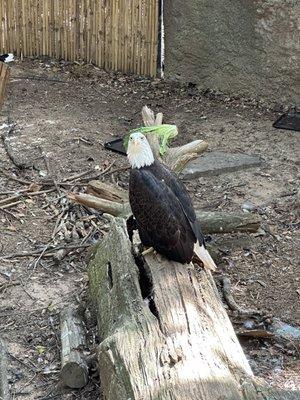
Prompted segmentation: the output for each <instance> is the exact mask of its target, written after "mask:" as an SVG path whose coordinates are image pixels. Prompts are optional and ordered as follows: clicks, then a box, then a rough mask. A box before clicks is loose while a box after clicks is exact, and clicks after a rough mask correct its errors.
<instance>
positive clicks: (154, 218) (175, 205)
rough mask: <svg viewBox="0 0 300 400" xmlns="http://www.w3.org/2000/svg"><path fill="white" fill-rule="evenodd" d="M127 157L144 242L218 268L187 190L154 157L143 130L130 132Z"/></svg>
mask: <svg viewBox="0 0 300 400" xmlns="http://www.w3.org/2000/svg"><path fill="white" fill-rule="evenodd" d="M127 157H128V160H129V162H130V165H131V170H130V180H129V201H130V206H131V209H132V213H133V216H134V218H135V219H136V224H137V228H138V232H139V235H140V238H141V242H142V244H143V245H144V246H146V247H153V249H154V250H156V251H157V252H158V253H159V254H162V255H163V256H165V257H166V258H168V259H169V260H173V261H177V262H179V263H182V264H185V263H190V262H191V261H192V258H193V256H194V255H196V256H197V257H198V258H199V259H200V260H201V261H202V263H203V265H204V267H205V268H207V269H211V270H215V268H216V265H215V263H214V261H213V259H212V258H211V256H210V254H209V253H208V251H207V250H206V248H205V243H204V237H203V234H202V232H201V228H200V225H199V223H198V221H197V219H196V214H195V210H194V208H193V204H192V201H191V198H190V196H189V194H188V192H187V190H186V189H185V187H184V186H183V184H182V183H181V182H180V181H179V180H178V178H177V176H176V175H175V174H174V173H173V172H171V171H170V170H169V169H168V168H167V167H166V166H165V165H164V164H162V163H161V162H159V161H158V160H157V159H155V158H154V156H153V152H152V150H151V147H150V145H149V143H148V141H147V138H146V137H145V136H144V135H143V134H142V133H140V132H134V133H132V134H131V135H130V137H129V142H128V148H127Z"/></svg>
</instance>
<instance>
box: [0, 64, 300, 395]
mask: <svg viewBox="0 0 300 400" xmlns="http://www.w3.org/2000/svg"><path fill="white" fill-rule="evenodd" d="M145 104H147V105H148V106H150V107H151V108H152V109H154V110H155V111H156V112H158V111H162V112H163V113H164V116H165V121H166V122H168V123H174V124H176V125H177V126H178V128H179V132H180V135H179V137H178V138H177V139H176V141H177V143H180V144H181V143H185V142H188V141H190V140H192V139H196V138H201V139H205V140H206V141H208V142H209V148H210V150H211V151H212V150H218V151H228V152H243V153H246V154H257V155H259V156H261V157H262V159H263V160H264V164H263V165H262V166H261V167H259V168H258V167H256V168H252V169H248V170H244V171H238V172H233V173H227V174H222V175H219V176H213V177H205V178H204V177H203V178H199V179H198V180H195V181H193V182H190V183H189V184H188V188H189V191H190V193H191V194H192V196H193V199H194V202H195V203H196V204H197V205H198V206H199V207H201V208H202V209H203V210H222V211H241V207H242V205H243V204H244V203H245V202H251V203H252V204H253V205H254V208H255V209H254V211H253V212H257V213H259V214H260V215H261V218H262V228H263V232H262V235H259V236H257V235H254V234H251V235H249V234H235V235H223V236H222V235H215V236H213V237H212V238H211V241H212V243H213V244H214V245H215V247H216V248H217V249H218V260H219V261H218V263H219V272H218V274H219V275H227V276H229V277H230V278H231V281H232V283H233V288H232V290H233V295H234V296H235V299H236V301H237V302H238V304H239V305H240V306H243V307H248V308H258V309H260V310H262V311H264V312H265V313H266V314H268V315H269V316H271V317H272V316H275V317H277V318H279V319H281V320H282V321H285V322H287V323H289V324H292V325H294V326H298V327H299V325H300V324H299V323H300V307H299V300H300V273H299V264H298V261H299V220H298V216H299V208H298V207H299V203H298V201H299V200H298V199H297V170H298V166H299V160H297V157H296V154H297V149H298V155H299V145H298V143H299V132H293V131H283V130H276V129H274V128H273V127H272V123H273V121H274V120H275V118H276V117H277V115H278V113H276V112H274V111H270V110H268V109H267V108H266V107H264V106H263V105H259V104H258V103H257V102H255V101H245V100H243V99H239V98H227V97H226V96H223V95H217V94H212V93H210V92H209V91H207V92H205V93H198V91H197V89H196V88H195V87H193V86H191V85H187V86H185V87H183V86H178V85H175V84H166V83H163V82H161V81H159V80H152V81H151V80H147V79H137V78H133V77H128V76H124V75H121V74H108V73H105V72H103V71H101V70H99V69H97V68H94V67H93V66H82V65H76V64H75V65H72V64H68V63H54V62H50V61H49V60H43V61H41V60H27V61H23V62H16V63H15V64H14V65H12V77H11V81H10V83H9V86H8V90H7V98H6V103H5V106H4V108H3V109H2V116H3V121H4V122H6V119H7V118H8V122H9V123H13V124H15V126H14V130H13V132H11V139H10V146H9V148H6V149H5V148H4V146H3V143H2V142H1V144H0V201H2V200H4V199H6V198H8V197H10V196H12V195H15V194H16V193H17V194H18V197H17V198H16V199H15V201H16V202H18V203H16V204H15V205H14V206H13V207H11V208H9V209H7V210H8V211H9V212H11V213H13V215H14V216H15V217H13V216H12V215H9V214H7V213H5V212H3V211H2V212H1V214H0V222H1V231H0V251H1V257H0V336H1V337H2V338H3V339H4V340H5V342H6V344H7V347H8V352H9V374H10V387H11V391H12V394H13V399H27V400H31V399H35V400H36V399H40V400H42V399H60V398H61V399H91V400H93V399H96V398H99V391H100V389H99V385H98V377H97V375H96V374H94V375H93V377H92V378H91V380H90V383H89V384H88V386H87V387H86V388H84V389H83V390H81V391H68V390H65V389H64V388H61V387H60V385H59V383H58V382H59V380H58V373H59V369H60V339H59V335H60V329H59V311H60V309H61V308H62V307H63V305H64V304H67V303H68V302H69V301H70V300H79V301H80V302H81V304H82V305H83V306H84V305H85V301H86V287H87V275H86V259H87V255H86V251H85V247H84V246H85V245H87V244H88V245H90V244H92V243H94V242H96V241H97V240H98V239H99V238H100V239H101V236H102V235H103V234H104V233H105V229H106V227H105V220H104V219H103V217H102V216H101V215H100V214H99V213H93V212H91V211H88V210H86V209H84V208H82V207H80V206H78V205H72V204H70V203H69V202H68V200H67V198H66V195H67V193H68V191H69V190H75V191H81V190H83V187H82V186H83V185H84V183H85V182H86V181H87V180H88V178H90V177H94V176H97V175H99V174H101V173H102V175H101V176H100V179H102V180H104V181H108V182H115V183H118V184H120V185H121V186H123V187H126V185H127V178H128V171H116V170H118V169H119V168H120V167H122V166H124V165H126V158H125V157H123V156H121V155H118V154H115V153H110V152H108V151H107V150H105V149H104V147H103V144H104V142H105V141H107V140H111V139H113V137H119V136H122V135H123V134H125V133H126V132H128V130H129V129H131V128H135V127H137V126H139V125H140V124H141V116H140V112H141V108H142V106H143V105H145ZM3 121H2V122H1V123H0V125H1V124H2V123H3ZM0 133H1V131H0ZM297 146H298V147H297ZM7 150H8V152H7ZM8 153H9V154H10V156H11V157H12V158H13V161H14V163H15V164H17V165H18V166H19V167H17V166H16V165H15V164H14V163H13V162H12V160H11V159H10V158H9V157H8ZM112 163H114V164H113V165H112ZM47 164H48V166H47ZM85 171H87V175H86V176H85V178H86V180H82V179H79V178H78V179H77V180H76V177H74V175H76V174H80V173H81V172H85ZM103 171H104V174H103ZM105 171H106V173H105ZM114 171H116V172H114ZM12 177H14V178H16V177H17V178H18V179H20V181H19V182H17V181H16V180H13V178H12ZM52 178H54V179H55V181H56V182H60V183H63V184H62V185H59V187H58V190H59V193H58V191H57V190H56V189H55V188H54V186H53V184H52V183H51V182H52V181H51V179H52ZM66 178H68V179H69V180H68V181H66ZM45 179H46V180H48V186H47V185H45V184H44V185H42V184H41V182H45ZM49 180H50V183H49ZM32 182H35V183H36V185H35V186H33V187H31V190H34V191H45V190H52V191H50V192H47V193H42V194H34V193H31V194H30V193H28V188H29V183H32ZM21 190H27V194H26V192H23V195H22V192H20V191H21ZM2 204H3V203H2ZM61 212H62V214H61ZM57 221H58V222H59V223H58V224H57ZM79 245H80V246H82V247H79ZM47 246H48V247H47ZM53 246H54V247H55V248H54V249H53ZM59 246H62V247H64V249H63V250H62V251H59ZM66 247H68V248H66ZM23 251H26V252H34V251H36V254H32V255H31V256H26V257H21V256H20V254H19V253H20V252H23ZM41 251H42V252H43V253H41ZM18 254H19V256H18ZM41 255H42V257H41ZM86 315H89V312H87V313H86ZM248 322H249V321H248ZM87 328H88V337H89V349H90V351H92V349H93V346H94V345H95V344H96V343H97V341H98V338H97V335H96V333H95V329H94V325H93V322H92V320H91V318H88V323H87ZM242 343H243V346H244V349H245V351H246V354H247V356H248V357H249V359H250V361H251V365H252V367H253V369H254V372H255V373H256V374H257V375H259V376H263V377H264V378H266V379H267V380H268V381H269V382H270V383H272V384H275V385H278V386H280V387H282V388H298V389H300V378H299V376H300V366H299V352H298V351H299V349H298V350H297V348H296V347H295V346H294V344H293V343H286V342H284V343H281V342H277V341H270V340H268V339H260V340H257V339H253V338H252V339H244V340H243V342H242Z"/></svg>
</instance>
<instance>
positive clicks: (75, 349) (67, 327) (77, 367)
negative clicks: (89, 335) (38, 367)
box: [60, 305, 88, 389]
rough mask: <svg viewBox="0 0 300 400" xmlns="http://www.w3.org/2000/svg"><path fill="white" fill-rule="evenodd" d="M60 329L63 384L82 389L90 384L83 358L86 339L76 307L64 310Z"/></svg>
mask: <svg viewBox="0 0 300 400" xmlns="http://www.w3.org/2000/svg"><path fill="white" fill-rule="evenodd" d="M60 328H61V344H62V356H61V365H62V368H61V379H62V382H63V383H64V384H65V385H66V386H68V387H70V388H72V389H79V388H82V387H84V386H85V385H86V384H87V382H88V365H87V362H86V360H85V358H84V356H83V351H84V350H85V348H86V337H85V332H84V327H83V322H82V320H81V318H80V316H79V315H78V312H77V310H76V308H75V307H74V306H72V305H70V306H68V307H66V308H65V309H63V310H62V312H61V316H60Z"/></svg>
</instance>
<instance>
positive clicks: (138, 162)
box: [127, 143, 154, 169]
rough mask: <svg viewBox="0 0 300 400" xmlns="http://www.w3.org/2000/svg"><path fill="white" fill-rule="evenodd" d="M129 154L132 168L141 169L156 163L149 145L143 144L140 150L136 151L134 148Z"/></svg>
mask: <svg viewBox="0 0 300 400" xmlns="http://www.w3.org/2000/svg"><path fill="white" fill-rule="evenodd" d="M147 144H148V143H147ZM127 156H128V160H129V162H130V165H131V167H132V168H137V169H140V168H143V167H148V166H150V165H152V164H153V163H154V156H153V153H152V150H151V148H150V146H149V145H148V146H143V148H142V149H141V148H139V149H138V151H134V149H133V150H132V151H130V152H128V154H127Z"/></svg>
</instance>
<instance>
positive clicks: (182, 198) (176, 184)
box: [161, 164, 204, 245]
mask: <svg viewBox="0 0 300 400" xmlns="http://www.w3.org/2000/svg"><path fill="white" fill-rule="evenodd" d="M161 174H162V177H163V179H164V181H165V182H166V184H167V185H168V186H169V188H170V189H171V190H172V192H173V193H174V194H175V196H176V197H177V198H178V200H179V202H180V204H181V207H182V209H183V211H184V213H185V215H186V216H187V218H188V220H189V221H190V224H191V227H192V229H193V232H194V234H195V236H196V237H197V239H198V241H199V244H200V245H202V244H204V236H203V234H202V231H201V227H200V224H199V223H198V221H197V217H196V213H195V210H194V207H193V203H192V200H191V198H190V195H189V193H188V191H187V190H186V188H185V186H184V185H183V184H182V183H181V181H180V180H179V179H178V177H177V175H175V174H174V172H172V171H170V170H169V169H168V168H167V167H166V166H165V165H163V164H161Z"/></svg>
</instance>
